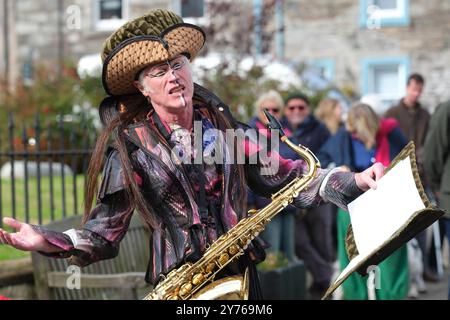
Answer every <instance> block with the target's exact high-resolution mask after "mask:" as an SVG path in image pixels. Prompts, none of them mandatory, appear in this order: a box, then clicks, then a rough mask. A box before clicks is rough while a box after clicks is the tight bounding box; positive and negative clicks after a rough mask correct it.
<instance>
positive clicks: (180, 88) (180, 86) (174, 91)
mask: <svg viewBox="0 0 450 320" xmlns="http://www.w3.org/2000/svg"><path fill="white" fill-rule="evenodd" d="M183 90H184V86H182V85H179V86H176V87H175V88H172V89H170V91H169V94H174V93H178V92H182V91H183Z"/></svg>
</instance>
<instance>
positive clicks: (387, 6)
mask: <svg viewBox="0 0 450 320" xmlns="http://www.w3.org/2000/svg"><path fill="white" fill-rule="evenodd" d="M373 4H374V5H376V6H377V7H379V8H380V9H382V10H395V9H397V7H398V3H397V0H373Z"/></svg>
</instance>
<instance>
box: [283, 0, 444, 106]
mask: <svg viewBox="0 0 450 320" xmlns="http://www.w3.org/2000/svg"><path fill="white" fill-rule="evenodd" d="M359 10H360V8H359V1H356V0H333V1H331V0H317V1H306V0H287V1H286V7H285V21H286V57H287V58H289V59H294V60H297V61H304V60H309V59H318V58H330V59H333V60H334V62H335V80H336V83H337V84H338V85H339V86H351V87H352V88H354V89H356V90H357V91H359V90H360V75H361V64H360V61H361V60H362V59H364V58H374V57H389V56H409V58H410V62H411V70H410V71H411V72H419V73H422V74H423V75H424V76H425V78H426V87H425V91H424V95H423V99H422V101H423V102H424V104H425V105H426V106H428V107H429V108H430V109H433V108H434V107H435V105H436V104H437V103H438V102H439V101H442V100H445V99H449V98H450V92H449V91H448V90H446V88H447V87H448V86H449V85H450V68H449V66H450V36H449V35H450V23H449V21H450V20H449V16H450V2H449V1H439V0H431V1H410V25H409V26H406V27H382V28H380V29H373V30H369V29H363V28H361V27H360V26H359Z"/></svg>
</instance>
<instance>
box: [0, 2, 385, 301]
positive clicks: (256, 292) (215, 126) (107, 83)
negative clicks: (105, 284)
mask: <svg viewBox="0 0 450 320" xmlns="http://www.w3.org/2000/svg"><path fill="white" fill-rule="evenodd" d="M204 42H205V35H204V32H203V30H201V29H200V28H199V27H198V26H195V25H191V24H186V23H183V21H182V19H181V18H180V17H179V16H178V15H176V14H174V13H172V12H170V11H167V10H154V11H151V12H150V13H148V14H146V15H144V16H142V17H139V18H137V19H134V20H132V21H130V22H128V23H126V24H125V25H123V26H122V27H121V28H120V29H119V30H117V31H116V32H114V33H113V34H112V35H111V36H110V37H109V38H108V39H107V40H106V42H105V44H104V47H103V52H102V59H103V74H102V80H103V86H104V88H105V91H106V92H107V93H108V95H109V97H108V98H106V99H105V100H104V102H103V103H102V105H101V108H100V116H101V119H102V121H103V123H104V129H103V131H102V133H101V134H100V136H99V138H98V141H97V144H96V147H95V149H94V152H93V155H92V158H91V161H90V165H89V171H88V176H89V180H88V184H87V190H86V201H85V202H86V204H85V213H84V221H83V227H82V228H81V229H79V230H75V229H70V230H67V231H65V232H62V233H60V232H54V231H51V230H48V229H46V228H44V227H41V226H36V225H29V224H25V223H22V222H19V221H17V220H14V219H11V218H5V219H4V222H5V224H7V225H9V226H11V227H13V228H14V229H16V232H15V233H8V232H6V231H3V230H0V242H2V243H4V244H7V245H10V246H13V247H15V248H17V249H20V250H27V251H38V252H40V253H41V254H44V255H47V256H50V257H55V258H70V259H71V262H72V263H73V264H77V265H79V266H86V265H88V264H90V263H93V262H96V261H99V260H102V259H110V258H113V257H115V256H116V255H117V253H118V249H119V243H120V241H121V239H122V238H123V236H124V234H125V233H126V230H127V227H128V225H129V222H130V218H131V216H132V214H133V212H134V211H136V212H137V213H138V214H140V215H141V217H142V219H143V220H144V221H145V223H146V225H147V226H148V228H149V229H150V231H151V239H150V249H151V255H150V261H149V268H148V271H147V274H146V281H147V282H149V283H151V284H153V285H157V284H158V283H159V282H160V281H161V279H163V278H164V276H165V275H167V274H168V273H169V272H170V271H171V270H173V269H174V268H178V267H180V266H181V265H183V264H185V263H186V262H195V261H198V260H199V259H200V258H201V257H202V256H203V255H204V253H205V251H206V250H207V248H208V247H209V246H211V245H212V244H213V243H214V242H215V241H216V240H217V239H218V238H219V237H220V236H221V235H223V234H226V233H227V232H228V231H229V230H230V229H232V228H233V226H235V225H236V224H237V223H238V222H239V221H240V220H242V219H243V218H245V217H246V216H247V213H246V210H245V208H244V207H243V206H244V204H245V203H246V201H245V199H244V197H245V195H246V186H248V187H249V188H250V189H252V191H254V192H255V193H256V194H259V195H262V196H265V197H270V196H271V195H272V194H275V193H276V192H277V191H278V190H280V189H281V188H283V187H284V186H286V185H287V184H288V183H289V182H290V181H292V180H293V179H295V178H297V177H301V176H303V175H305V173H306V172H307V171H308V164H307V163H306V162H305V161H303V160H297V161H292V160H286V159H282V158H280V157H279V156H278V154H277V153H276V151H275V150H272V151H269V153H270V156H271V158H272V159H273V158H276V160H277V162H278V170H263V169H267V168H268V167H269V166H270V163H268V162H267V159H266V158H264V157H261V156H259V155H260V152H261V150H262V147H261V146H260V145H258V142H255V141H254V140H252V139H250V138H248V139H245V140H244V141H243V142H241V143H235V144H234V146H235V148H236V149H238V150H237V151H238V152H233V150H230V148H229V147H228V146H229V145H232V144H230V143H229V142H230V141H225V143H223V144H221V146H222V149H221V150H220V151H221V152H217V151H218V150H217V145H216V142H217V141H222V140H223V139H224V138H223V136H226V135H222V133H225V132H226V131H227V130H236V129H246V127H245V126H244V125H243V124H240V123H238V122H237V121H236V120H235V119H234V118H233V116H232V114H231V113H230V111H229V108H228V107H227V106H226V105H225V104H224V103H223V102H221V101H220V100H219V98H217V97H216V96H215V95H214V94H212V93H211V92H209V91H208V90H207V89H205V88H202V87H201V86H198V85H196V84H194V82H193V80H192V71H191V68H190V61H192V60H193V59H194V58H195V56H196V55H197V54H198V52H199V51H200V50H201V48H202V47H203V45H204ZM196 137H197V138H198V137H200V143H195V141H196ZM197 140H198V139H197ZM225 140H226V138H225ZM193 141H194V142H193ZM233 141H234V142H236V141H235V139H234V138H233ZM212 146H214V147H212ZM234 151H235V150H234ZM239 151H240V152H241V154H243V155H244V158H245V161H244V163H242V162H239V161H236V158H237V154H238V153H239ZM105 154H106V161H104V165H102V164H103V159H104V157H105ZM199 155H200V156H201V157H200V159H203V161H194V160H195V159H198V156H199ZM206 159H215V160H218V161H206ZM250 159H256V161H254V162H252V161H249V160H250ZM102 168H103V169H102ZM383 169H384V167H383V165H381V164H380V163H376V164H374V165H373V166H372V167H370V168H369V169H367V170H366V171H364V172H361V173H351V172H342V171H340V170H339V169H333V170H331V171H330V170H322V169H320V168H319V169H317V173H315V175H314V177H312V178H313V179H312V180H311V181H310V182H309V184H308V188H307V189H304V190H302V192H301V193H300V194H298V196H297V197H295V199H293V204H294V205H295V206H298V207H310V206H315V205H317V204H319V203H320V202H321V201H323V200H326V201H330V202H332V203H335V204H336V205H338V206H340V207H342V208H344V209H346V205H347V204H348V203H349V202H351V201H352V200H353V199H355V198H356V197H357V196H359V195H360V194H361V193H362V192H363V191H365V190H367V189H369V188H376V181H377V180H378V179H379V178H380V177H381V176H382V175H383ZM102 170H103V171H102ZM100 171H102V172H103V173H102V181H101V183H100V185H99V186H97V177H98V176H99V174H100ZM94 199H95V205H94V207H92V204H93V202H94ZM263 259H264V249H263V248H262V246H261V244H260V243H259V242H258V241H252V242H251V243H250V245H249V246H248V248H246V250H245V253H244V254H243V255H242V256H241V257H240V258H239V260H237V261H236V262H235V263H231V264H229V265H228V266H227V267H226V268H225V269H224V270H222V271H221V273H220V274H219V275H218V278H219V277H221V276H226V275H233V274H242V273H243V272H244V270H247V269H248V273H249V288H250V292H249V298H250V299H258V298H261V292H260V289H259V284H258V278H257V273H256V268H255V264H256V263H258V262H260V261H262V260H263Z"/></svg>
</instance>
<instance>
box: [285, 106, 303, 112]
mask: <svg viewBox="0 0 450 320" xmlns="http://www.w3.org/2000/svg"><path fill="white" fill-rule="evenodd" d="M287 108H288V109H289V111H294V110H295V109H297V110H299V111H303V110H305V109H306V106H304V105H296V106H288V107H287Z"/></svg>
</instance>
